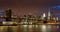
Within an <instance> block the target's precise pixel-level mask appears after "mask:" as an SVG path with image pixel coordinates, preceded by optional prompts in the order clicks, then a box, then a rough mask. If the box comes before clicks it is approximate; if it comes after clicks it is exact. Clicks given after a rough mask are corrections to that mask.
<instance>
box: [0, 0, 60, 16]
mask: <svg viewBox="0 0 60 32" xmlns="http://www.w3.org/2000/svg"><path fill="white" fill-rule="evenodd" d="M8 8H11V9H12V12H13V14H14V15H17V16H19V17H20V16H23V15H25V14H26V15H28V14H32V15H41V14H42V13H43V12H45V13H47V12H48V10H49V8H50V9H51V11H53V12H54V13H55V15H57V16H60V0H0V9H3V10H6V9H8Z"/></svg>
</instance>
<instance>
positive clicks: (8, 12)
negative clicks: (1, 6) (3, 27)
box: [6, 9, 11, 21]
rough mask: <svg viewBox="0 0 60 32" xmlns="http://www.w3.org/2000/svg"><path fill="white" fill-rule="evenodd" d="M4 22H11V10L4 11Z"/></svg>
mask: <svg viewBox="0 0 60 32" xmlns="http://www.w3.org/2000/svg"><path fill="white" fill-rule="evenodd" d="M6 21H11V9H8V10H6Z"/></svg>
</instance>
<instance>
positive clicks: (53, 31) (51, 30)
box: [0, 25, 60, 32]
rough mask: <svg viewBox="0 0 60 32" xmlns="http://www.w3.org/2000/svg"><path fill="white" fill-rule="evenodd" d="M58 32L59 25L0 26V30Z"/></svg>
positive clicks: (59, 30)
mask: <svg viewBox="0 0 60 32" xmlns="http://www.w3.org/2000/svg"><path fill="white" fill-rule="evenodd" d="M8 28H9V29H10V30H9V31H12V32H60V25H20V26H0V32H9V31H8Z"/></svg>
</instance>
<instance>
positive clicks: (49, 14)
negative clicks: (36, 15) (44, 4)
mask: <svg viewBox="0 0 60 32" xmlns="http://www.w3.org/2000/svg"><path fill="white" fill-rule="evenodd" d="M50 16H51V13H50V9H49V11H48V20H49V19H50Z"/></svg>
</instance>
